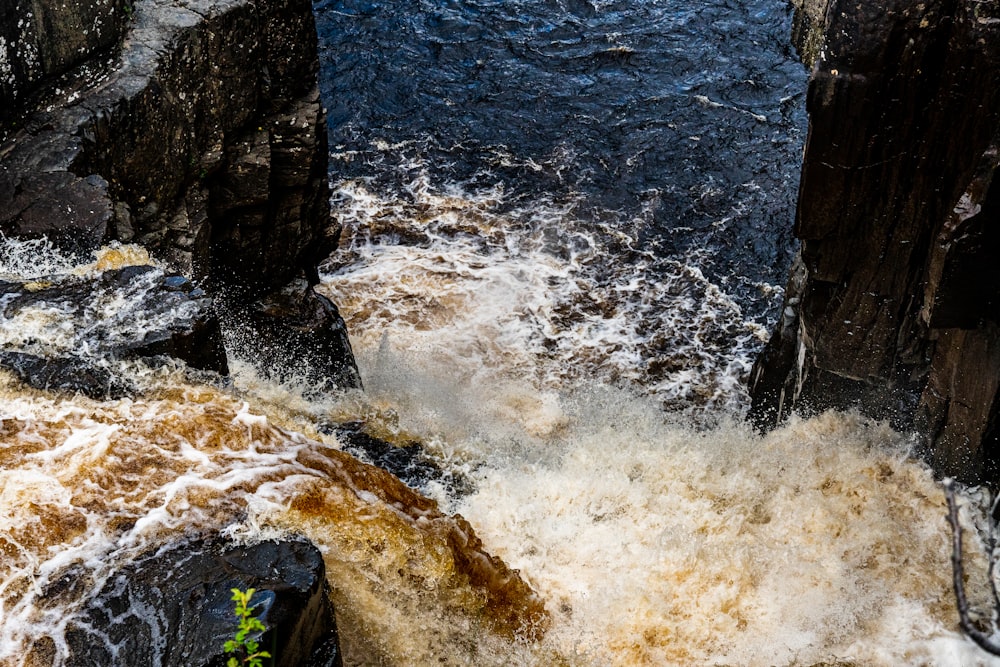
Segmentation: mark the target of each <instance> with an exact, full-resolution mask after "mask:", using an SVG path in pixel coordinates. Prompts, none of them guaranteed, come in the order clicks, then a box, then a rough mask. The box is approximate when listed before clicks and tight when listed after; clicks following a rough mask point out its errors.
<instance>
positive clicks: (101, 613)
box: [67, 538, 341, 667]
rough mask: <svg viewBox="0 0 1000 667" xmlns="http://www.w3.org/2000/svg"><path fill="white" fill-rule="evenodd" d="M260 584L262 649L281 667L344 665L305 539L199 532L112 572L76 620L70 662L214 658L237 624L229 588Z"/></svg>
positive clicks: (191, 664)
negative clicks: (242, 540)
mask: <svg viewBox="0 0 1000 667" xmlns="http://www.w3.org/2000/svg"><path fill="white" fill-rule="evenodd" d="M233 588H239V589H241V590H246V589H248V588H255V589H257V592H256V593H255V594H254V596H253V598H252V599H251V605H252V607H253V609H254V615H255V616H256V617H257V618H258V619H260V620H261V621H262V622H263V624H264V625H265V627H266V628H267V631H266V632H265V633H263V635H262V636H261V637H260V645H261V649H262V650H267V651H269V652H270V653H271V654H272V656H273V657H274V662H273V664H274V665H275V666H276V667H293V666H295V667H339V665H340V664H341V658H340V650H339V646H338V642H337V627H336V622H335V620H334V616H333V609H332V606H331V605H330V602H329V600H328V597H327V590H326V589H327V585H326V579H325V566H324V564H323V557H322V555H321V554H320V552H319V550H318V549H317V548H316V547H315V546H313V545H312V544H311V543H309V542H307V541H297V540H283V541H280V542H261V543H260V544H256V545H252V546H239V545H234V544H231V543H229V542H228V541H227V540H225V539H222V538H208V539H204V540H194V541H189V542H185V543H181V544H178V545H174V546H172V547H169V548H166V549H162V550H160V551H157V552H155V553H152V554H149V555H147V556H146V557H143V558H140V559H139V560H137V561H136V562H135V563H133V564H132V565H129V566H127V567H126V568H123V569H122V570H121V571H119V572H118V573H116V574H114V575H112V576H111V577H110V578H109V580H108V581H107V583H106V584H105V585H104V586H103V588H102V589H101V590H100V591H99V592H98V593H97V594H96V595H95V596H94V597H93V598H92V599H91V601H90V602H89V603H88V605H87V607H86V609H85V610H84V611H83V612H82V613H81V614H80V616H79V617H78V618H76V619H74V621H73V622H72V625H73V627H72V629H71V630H70V631H69V632H68V633H67V639H68V643H69V648H70V650H71V651H72V657H71V658H70V660H69V664H73V665H80V666H81V667H82V666H87V665H95V666H97V665H100V666H101V667H104V666H106V665H112V664H114V665H119V666H120V667H127V666H131V665H135V666H136V667H139V666H143V667H145V666H147V665H154V664H155V665H163V667H216V666H220V667H221V665H225V664H226V655H225V654H224V651H223V646H224V644H225V642H226V641H227V640H229V639H232V638H233V635H234V634H235V632H236V629H237V621H236V616H235V614H234V611H233V610H234V603H233V601H232V600H231V598H232V592H231V589H233Z"/></svg>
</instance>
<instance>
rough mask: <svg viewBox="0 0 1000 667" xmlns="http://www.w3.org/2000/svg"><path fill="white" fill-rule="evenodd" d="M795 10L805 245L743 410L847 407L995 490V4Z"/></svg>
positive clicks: (999, 128) (998, 63)
mask: <svg viewBox="0 0 1000 667" xmlns="http://www.w3.org/2000/svg"><path fill="white" fill-rule="evenodd" d="M799 5H800V6H801V7H800V9H801V10H802V11H803V12H805V14H803V16H804V17H810V18H808V21H806V23H807V24H808V25H807V26H806V28H804V29H805V30H807V32H809V33H810V34H812V35H813V37H812V38H810V37H809V35H806V34H802V35H800V36H799V40H800V41H809V39H812V41H813V44H814V46H813V47H809V48H806V47H805V46H804V52H807V58H816V61H815V66H814V68H813V72H812V77H811V79H810V83H809V96H808V110H809V117H810V129H809V138H808V141H807V145H806V152H805V158H804V164H803V168H802V180H801V187H800V193H799V204H798V217H797V220H796V228H795V231H796V235H797V236H798V237H799V238H801V239H802V241H803V243H802V249H801V253H800V259H799V262H798V266H797V269H796V270H795V271H794V272H793V276H792V278H791V279H790V281H789V287H788V289H787V290H786V299H785V306H784V317H783V319H782V322H781V323H780V324H779V327H778V330H777V331H776V332H775V333H774V335H773V336H772V338H771V342H770V343H769V344H768V346H767V349H765V351H764V353H763V354H762V355H761V357H760V359H759V360H758V362H757V364H756V365H755V368H754V370H753V372H752V377H751V394H752V398H753V407H752V411H751V416H752V418H754V419H755V420H756V421H757V423H759V424H761V425H762V426H768V425H772V424H774V423H776V422H777V421H779V420H781V419H782V418H783V417H784V416H785V415H787V414H788V413H789V412H790V411H792V410H793V409H794V410H800V411H803V410H804V411H818V410H823V409H826V408H831V407H833V408H851V407H854V408H857V409H860V410H862V411H863V412H865V413H866V414H869V415H871V416H875V417H879V418H888V419H891V420H892V421H893V423H894V424H895V425H896V426H897V427H901V428H916V429H918V430H919V431H920V432H922V433H923V434H924V435H925V436H926V452H925V453H926V455H927V458H928V459H929V460H930V461H931V463H932V464H933V465H934V467H935V468H936V469H937V470H938V471H939V472H940V473H941V474H943V475H948V476H952V477H956V478H958V479H960V480H962V481H965V482H968V483H978V482H983V481H988V482H991V483H992V484H994V485H998V484H1000V269H998V265H997V263H996V261H995V257H996V255H997V253H998V252H1000V233H998V232H997V230H998V229H1000V225H998V223H1000V219H998V217H1000V183H998V182H997V180H996V179H995V178H994V176H995V175H996V171H997V166H998V164H1000V140H998V137H1000V6H998V5H997V4H996V3H982V2H975V1H974V0H961V1H959V2H955V3H950V4H944V5H942V4H935V3H911V2H907V1H904V0H894V1H893V2H888V3H876V2H861V3H853V2H845V1H841V0H830V2H824V1H823V0H819V1H813V0H802V1H800V2H799ZM821 17H822V21H821V22H820V18H821ZM803 20H805V18H804V19H803ZM817 30H820V31H821V33H822V35H823V43H822V49H821V50H817V49H816V48H815V34H816V31H817ZM800 46H803V45H802V44H800Z"/></svg>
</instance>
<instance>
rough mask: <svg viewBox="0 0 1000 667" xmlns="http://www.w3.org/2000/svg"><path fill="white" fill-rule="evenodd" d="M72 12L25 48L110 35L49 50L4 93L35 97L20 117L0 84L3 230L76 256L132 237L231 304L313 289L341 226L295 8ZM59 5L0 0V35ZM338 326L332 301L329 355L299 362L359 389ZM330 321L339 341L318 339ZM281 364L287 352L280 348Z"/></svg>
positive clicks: (298, 3)
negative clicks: (49, 59) (83, 28)
mask: <svg viewBox="0 0 1000 667" xmlns="http://www.w3.org/2000/svg"><path fill="white" fill-rule="evenodd" d="M29 4H30V7H29ZM50 4H51V5H52V6H51V7H49V5H50ZM80 4H82V5H86V7H76V8H75V9H73V12H76V13H79V14H80V17H83V16H84V14H86V17H84V18H80V17H76V14H74V13H73V12H69V13H68V14H66V15H65V16H64V15H62V14H59V17H60V18H59V20H58V21H55V22H49V23H46V24H44V25H43V26H40V27H38V29H37V30H36V32H35V33H32V34H33V35H35V37H34V39H35V40H36V41H37V42H38V44H39V45H40V46H38V49H35V50H36V51H39V49H40V50H41V51H44V50H45V49H49V50H58V49H59V48H62V47H61V46H60V47H57V46H55V45H51V44H49V42H51V41H52V40H54V39H57V38H58V36H59V35H61V34H62V33H63V32H65V31H66V30H68V29H69V28H67V27H66V26H72V25H76V24H77V23H80V21H84V19H86V20H88V21H89V20H90V19H91V18H93V20H95V21H96V20H97V16H98V14H100V15H101V16H103V17H104V19H105V23H103V24H102V25H106V26H107V28H106V30H104V32H101V33H100V34H99V35H93V36H92V37H93V41H92V42H86V43H80V44H78V45H77V43H76V42H72V41H70V42H67V44H70V45H74V46H73V48H76V49H78V50H79V51H80V53H79V58H76V59H70V58H61V59H60V58H55V57H54V58H55V59H54V60H53V62H56V61H58V63H59V66H58V68H56V66H55V65H53V67H52V68H48V69H45V68H43V69H42V70H39V73H37V76H36V75H35V74H32V75H31V76H30V77H28V78H24V79H23V81H24V83H23V84H22V83H21V81H22V79H17V80H15V81H14V83H13V84H12V85H16V86H18V90H20V89H21V87H24V88H25V90H27V88H28V87H31V86H34V87H35V88H37V89H38V93H37V95H36V97H38V98H39V99H44V102H45V103H44V105H42V106H40V107H38V109H35V112H34V113H33V114H30V115H28V112H30V111H31V110H32V109H33V107H31V106H30V105H28V103H27V101H26V99H27V98H26V97H25V96H24V95H21V93H20V92H17V91H15V92H10V93H9V94H8V92H6V89H4V91H5V92H4V93H3V94H4V95H7V97H8V98H9V99H10V100H12V101H13V102H14V103H15V106H16V107H17V112H18V113H19V114H21V115H22V116H25V121H24V122H23V123H21V122H19V123H18V125H17V127H16V128H15V130H14V131H12V132H10V133H9V137H8V140H7V141H6V142H5V143H4V144H3V145H2V146H0V232H2V233H3V234H5V235H7V236H12V237H18V238H40V237H46V238H48V239H50V240H51V241H52V242H53V243H54V244H55V245H56V246H58V247H59V248H61V249H62V250H64V251H69V252H72V253H77V254H81V255H84V254H86V253H88V252H89V251H91V250H93V249H95V248H97V247H99V246H101V245H102V244H105V243H107V242H109V241H114V240H119V241H122V242H134V243H140V244H142V245H143V246H145V247H146V248H148V249H149V250H150V251H151V252H152V254H153V255H154V256H156V257H157V258H158V259H160V260H162V261H165V262H167V263H168V264H169V265H170V267H171V268H172V269H173V270H175V271H177V272H179V273H182V274H183V275H185V276H187V277H189V278H191V279H193V280H195V281H197V282H199V283H200V284H203V285H206V286H208V288H209V289H210V290H212V291H215V288H219V289H221V290H223V291H224V292H225V293H226V294H227V295H228V298H230V299H231V300H233V301H235V302H239V303H240V304H242V305H243V306H245V305H246V304H248V303H252V302H254V301H255V300H257V299H264V300H265V301H267V300H268V299H271V300H273V299H279V300H280V299H281V298H283V297H282V296H281V294H282V293H283V292H282V290H284V288H285V286H286V285H289V283H291V282H294V281H295V280H297V278H298V277H299V276H302V275H304V276H306V277H308V278H309V279H310V280H311V281H312V282H316V281H317V280H318V276H317V274H316V265H317V264H318V263H319V261H321V260H322V259H323V258H325V257H326V256H327V255H328V254H329V253H330V251H332V249H333V248H334V247H335V245H336V242H337V238H338V234H339V229H337V228H336V227H333V226H331V223H330V215H329V213H330V211H329V192H328V189H329V186H328V183H327V140H326V123H325V117H324V111H323V109H322V107H321V105H320V100H319V93H318V89H317V86H316V76H317V71H318V57H317V46H316V34H315V25H314V22H313V15H312V6H311V4H310V3H309V2H308V0H290V1H288V2H250V1H249V0H233V1H232V2H221V3H220V2H217V1H215V0H196V1H194V2H187V1H185V2H180V1H178V0H140V1H139V2H137V3H135V5H134V10H130V11H129V21H128V22H126V21H124V20H123V19H122V17H123V16H124V15H125V13H126V12H125V11H124V8H125V6H126V4H125V3H124V2H123V1H122V0H87V1H85V2H83V3H80ZM57 5H58V6H59V7H62V5H61V4H60V3H55V2H54V0H36V1H35V2H33V3H24V2H20V0H0V13H2V15H3V16H4V17H7V18H9V19H10V21H9V22H7V21H6V20H5V22H4V23H3V26H4V27H3V28H2V30H6V29H8V28H9V25H18V24H24V23H25V22H26V21H27V23H31V20H33V19H31V20H29V18H30V17H29V14H30V15H31V16H38V15H47V14H49V13H53V14H58V13H59V12H58V11H57ZM128 6H129V7H132V5H131V4H128ZM37 7H41V8H42V9H37ZM50 10H51V11H50ZM59 11H62V10H59ZM87 12H91V14H94V16H91V14H87ZM102 12H103V14H102ZM74 17H76V18H74ZM87 17H89V18H87ZM112 18H114V20H113V21H112V20H111V19H112ZM50 23H51V25H50ZM126 23H128V25H126ZM31 25H35V24H33V23H32V24H31ZM80 25H83V24H82V23H81V24H80ZM126 28H127V30H126ZM33 29H34V28H33ZM123 32H124V34H125V39H124V41H123V42H120V43H119V41H118V40H119V39H120V37H121V35H122V34H123ZM36 33H37V34H36ZM2 39H4V38H3V37H2V33H0V80H2V79H3V76H2V74H3V67H4V64H3V63H4V62H7V61H4V60H3V57H5V56H4V54H5V53H7V52H6V51H4V50H3V49H4V48H6V47H4V46H3V45H4V44H5V42H3V41H2ZM19 44H20V43H19ZM22 46H23V45H22ZM112 46H115V47H117V46H120V47H121V48H120V53H119V54H118V55H117V56H114V57H113V58H112V62H111V65H110V67H106V68H104V69H102V70H101V71H100V73H99V74H97V75H95V74H93V73H90V74H88V75H87V76H84V75H83V74H80V73H79V72H78V70H82V69H83V68H82V66H79V67H76V68H75V69H74V70H72V71H70V72H68V73H67V75H66V76H71V75H72V76H74V77H75V78H74V79H73V81H72V82H71V84H66V85H65V86H64V85H63V84H62V83H60V84H59V85H58V86H57V85H55V84H51V85H50V79H51V76H50V75H54V74H55V73H57V70H59V71H63V70H65V69H66V68H69V67H71V66H73V65H77V64H78V63H79V62H83V61H85V60H86V62H87V63H88V67H91V65H92V64H93V63H95V62H97V61H96V60H95V59H97V60H100V58H99V56H100V55H101V54H102V53H105V51H106V50H107V49H108V48H111V47H112ZM43 47H44V48H43ZM18 48H19V49H20V50H19V51H18V53H22V51H23V52H24V53H28V52H29V51H30V52H32V53H34V51H31V49H30V48H29V46H23V48H21V46H19V47H18ZM25 49H27V51H25ZM41 51H39V52H41ZM18 57H20V56H18ZM87 58H89V60H87ZM21 60H23V61H24V63H28V61H30V60H31V58H29V57H28V56H24V58H22V59H21ZM10 62H13V61H10ZM18 62H21V61H18ZM29 64H30V63H29ZM10 67H14V65H10ZM18 67H21V65H18ZM24 67H27V65H25V66H24ZM60 68H61V69H60ZM22 69H24V68H23V67H22ZM28 69H30V68H28ZM91 69H93V67H91ZM19 71H20V70H19ZM26 71H27V70H26ZM32 71H34V70H32ZM88 71H89V70H88ZM43 84H44V85H43ZM43 107H44V108H43ZM2 122H3V119H2V118H0V123H2ZM8 129H10V128H8ZM0 139H2V136H0ZM285 291H287V290H285ZM272 292H276V293H277V294H276V295H274V296H271V297H269V296H268V295H269V294H270V293H272ZM314 300H315V299H314ZM313 310H316V308H313ZM294 318H298V319H295V321H291V322H289V323H287V325H286V326H285V328H286V329H288V330H295V331H298V330H301V329H302V326H301V324H302V318H301V317H299V316H298V315H295V316H293V319H294ZM343 326H344V325H343V321H342V320H341V319H340V317H339V314H338V313H337V312H336V308H334V307H333V306H332V304H329V308H326V314H325V319H324V321H323V324H318V320H317V323H316V324H315V325H314V330H321V331H322V332H324V333H323V334H322V335H323V336H326V338H324V339H323V340H322V341H320V343H319V344H317V345H313V346H312V351H311V353H310V354H312V355H313V356H316V355H318V354H319V351H320V350H327V351H330V350H333V349H334V348H336V356H335V358H334V359H326V360H317V359H310V361H309V365H310V366H311V367H314V368H320V367H324V368H326V369H327V370H329V371H330V375H329V380H330V381H331V382H332V383H333V384H335V385H337V386H341V387H343V386H355V385H356V383H357V382H356V381H357V370H356V368H355V367H354V361H353V356H352V355H351V353H350V347H349V344H347V343H346V335H345V334H343V332H342V329H343ZM337 327H339V328H340V329H341V332H340V335H339V337H338V336H337V335H333V333H331V332H333V331H334V330H335V329H337ZM303 335H304V334H303ZM294 338H295V337H294V336H285V337H284V339H285V340H288V341H291V342H295V340H294ZM334 339H337V340H341V339H342V342H343V343H344V344H343V345H340V346H339V347H338V346H337V345H333V342H334ZM172 340H174V341H175V342H176V339H175V338H174V339H172ZM149 342H150V344H152V343H153V341H149ZM272 342H273V341H272ZM168 347H169V346H168ZM164 353H166V354H172V352H171V351H170V350H169V349H167V350H164ZM214 353H215V350H214V349H213V350H209V351H207V352H206V354H208V355H210V356H211V355H214ZM185 354H186V355H187V356H186V358H190V357H191V355H192V351H190V350H187V351H185ZM295 354H296V351H295V350H294V349H286V350H284V351H283V352H282V353H281V356H282V357H284V358H291V357H294V356H295Z"/></svg>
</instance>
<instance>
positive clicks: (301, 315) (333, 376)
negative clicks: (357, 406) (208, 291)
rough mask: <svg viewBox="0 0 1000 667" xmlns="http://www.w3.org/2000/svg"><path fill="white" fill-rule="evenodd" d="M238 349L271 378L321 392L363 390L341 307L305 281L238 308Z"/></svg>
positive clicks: (235, 311) (234, 314) (234, 315)
mask: <svg viewBox="0 0 1000 667" xmlns="http://www.w3.org/2000/svg"><path fill="white" fill-rule="evenodd" d="M231 319H232V320H233V322H232V323H233V324H235V326H236V327H237V332H236V335H235V338H236V339H237V340H236V342H235V346H236V347H237V348H238V350H239V352H240V353H241V354H243V355H244V356H246V357H247V358H249V359H251V360H253V361H254V362H255V363H256V364H257V365H258V367H259V368H260V369H261V370H262V371H263V372H265V373H266V374H267V375H269V376H270V377H272V378H275V379H278V380H289V379H293V378H297V379H299V380H304V381H306V382H308V383H309V385H310V387H311V391H312V392H313V393H316V394H322V393H325V392H329V391H334V390H338V389H352V388H361V375H360V374H359V373H358V367H357V365H356V364H355V362H354V354H353V352H352V351H351V342H350V339H349V338H348V336H347V327H346V325H345V324H344V320H343V318H342V317H341V316H340V312H339V311H338V310H337V306H335V305H334V304H333V302H332V301H330V300H329V299H327V298H326V297H324V296H323V295H321V294H318V293H317V292H316V291H315V290H314V289H313V288H312V287H311V286H310V285H309V284H308V283H307V282H306V281H305V280H298V281H293V282H291V283H289V284H288V285H287V286H286V287H285V288H284V289H281V290H277V291H275V292H272V293H270V294H268V295H267V296H266V297H264V298H261V299H258V300H257V301H254V302H253V303H251V304H250V305H249V306H248V307H240V306H239V305H233V306H232V308H231Z"/></svg>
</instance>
